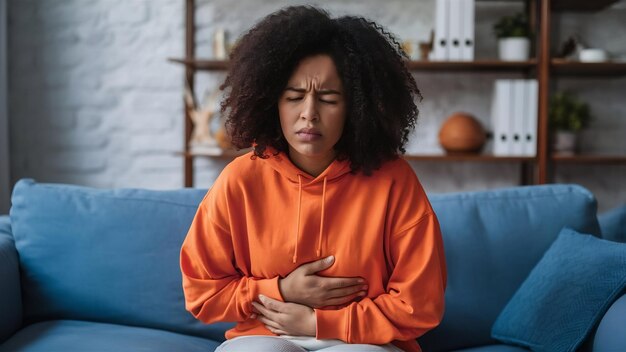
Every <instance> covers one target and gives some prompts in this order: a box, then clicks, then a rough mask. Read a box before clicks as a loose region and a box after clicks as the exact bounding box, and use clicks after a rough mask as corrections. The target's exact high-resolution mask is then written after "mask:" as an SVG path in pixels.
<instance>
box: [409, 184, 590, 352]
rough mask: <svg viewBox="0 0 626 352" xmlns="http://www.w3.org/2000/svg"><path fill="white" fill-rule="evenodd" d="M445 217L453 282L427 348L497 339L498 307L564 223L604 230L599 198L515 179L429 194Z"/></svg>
mask: <svg viewBox="0 0 626 352" xmlns="http://www.w3.org/2000/svg"><path fill="white" fill-rule="evenodd" d="M430 201H431V203H432V205H433V208H434V210H435V213H436V214H437V217H438V218H439V222H440V223H441V229H442V235H443V240H444V248H445V253H446V262H447V266H448V285H447V290H446V311H445V314H444V318H443V321H442V323H441V324H440V325H439V326H438V327H437V328H435V329H433V330H432V331H430V332H428V333H427V334H426V335H424V336H423V337H422V338H420V344H421V345H422V347H423V348H424V350H425V351H450V350H456V349H461V348H465V347H472V346H481V345H488V344H493V343H496V342H495V341H494V340H492V339H491V338H490V331H491V326H492V325H493V322H494V321H495V319H496V317H497V316H498V314H500V311H501V310H502V309H503V308H504V306H505V305H506V303H507V302H508V300H509V299H510V298H511V297H512V296H513V294H514V292H515V291H516V290H517V288H518V287H519V286H520V285H521V283H522V282H523V281H524V279H525V278H526V276H527V275H528V274H529V273H530V270H531V269H532V268H533V267H534V266H535V264H536V263H537V262H538V261H539V259H541V256H542V255H543V253H544V252H545V251H546V250H547V249H548V247H549V246H550V245H551V244H552V242H553V241H554V240H555V239H556V237H557V235H558V233H559V231H560V230H561V228H563V227H564V226H568V227H571V228H573V229H575V230H578V231H581V232H583V233H590V234H595V235H599V234H600V230H599V227H598V222H597V218H596V201H595V199H594V197H593V195H592V194H591V193H590V192H589V191H587V190H586V189H584V188H582V187H580V186H575V185H545V186H527V187H515V188H511V189H501V190H492V191H484V192H468V193H451V194H441V195H432V196H430Z"/></svg>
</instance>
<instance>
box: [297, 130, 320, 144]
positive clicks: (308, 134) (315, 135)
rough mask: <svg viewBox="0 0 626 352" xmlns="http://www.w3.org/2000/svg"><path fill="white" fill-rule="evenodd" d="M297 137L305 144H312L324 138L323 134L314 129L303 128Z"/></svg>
mask: <svg viewBox="0 0 626 352" xmlns="http://www.w3.org/2000/svg"><path fill="white" fill-rule="evenodd" d="M296 136H298V138H299V139H300V140H301V141H303V142H312V141H315V140H318V139H320V138H322V133H321V132H320V131H319V130H316V129H314V128H303V129H301V130H299V131H298V132H296Z"/></svg>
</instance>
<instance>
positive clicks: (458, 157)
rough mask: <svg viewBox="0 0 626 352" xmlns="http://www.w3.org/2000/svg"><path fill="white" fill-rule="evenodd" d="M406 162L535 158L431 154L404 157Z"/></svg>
mask: <svg viewBox="0 0 626 352" xmlns="http://www.w3.org/2000/svg"><path fill="white" fill-rule="evenodd" d="M403 158H404V159H406V160H415V161H442V162H447V161H469V162H487V163H500V162H506V163H510V162H530V161H535V158H534V157H528V156H495V155H490V154H431V155H419V154H417V155H415V154H413V155H409V154H407V155H404V156H403Z"/></svg>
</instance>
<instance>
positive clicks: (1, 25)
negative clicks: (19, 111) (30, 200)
mask: <svg viewBox="0 0 626 352" xmlns="http://www.w3.org/2000/svg"><path fill="white" fill-rule="evenodd" d="M6 5H7V4H6V1H5V0H0V215H1V214H7V213H8V211H9V197H10V192H11V189H10V185H9V119H8V116H7V51H6V47H7V41H6V38H7V31H6V30H7V21H6V18H7V7H6Z"/></svg>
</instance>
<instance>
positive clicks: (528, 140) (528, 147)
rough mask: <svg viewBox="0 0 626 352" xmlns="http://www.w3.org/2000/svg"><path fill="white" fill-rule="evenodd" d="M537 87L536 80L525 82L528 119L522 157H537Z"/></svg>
mask: <svg viewBox="0 0 626 352" xmlns="http://www.w3.org/2000/svg"><path fill="white" fill-rule="evenodd" d="M538 93H539V86H538V83H537V80H536V79H529V80H527V81H526V98H527V100H526V106H528V112H527V115H528V119H527V124H526V136H525V138H524V155H526V156H533V157H534V156H537V121H538V119H539V111H538V108H539V106H538Z"/></svg>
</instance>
